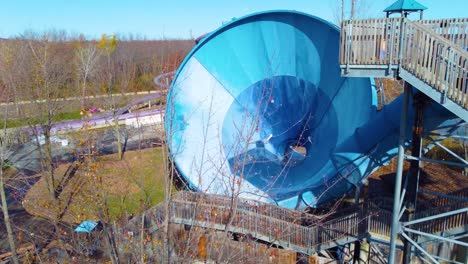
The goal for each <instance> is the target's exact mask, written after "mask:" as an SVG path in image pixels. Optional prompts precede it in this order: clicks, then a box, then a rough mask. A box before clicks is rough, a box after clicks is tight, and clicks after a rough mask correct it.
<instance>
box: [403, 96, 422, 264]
mask: <svg viewBox="0 0 468 264" xmlns="http://www.w3.org/2000/svg"><path fill="white" fill-rule="evenodd" d="M426 100H427V99H426V97H425V95H424V94H422V93H419V94H416V95H415V96H413V106H414V108H415V111H416V115H415V117H414V122H413V136H412V140H411V155H413V156H415V157H418V158H420V157H421V149H422V148H421V146H422V132H423V118H424V105H425V104H426ZM419 175H420V162H419V160H412V161H411V165H410V169H409V173H408V174H407V175H406V180H407V181H408V187H407V192H408V197H407V199H406V207H407V210H406V211H407V215H406V219H407V220H408V221H411V220H413V219H414V213H415V211H416V206H417V200H418V187H419ZM409 236H410V237H411V238H413V237H412V236H411V235H409ZM412 251H413V250H412V245H411V243H409V242H408V241H406V240H405V241H404V250H403V263H405V264H409V263H410V262H411V252H412Z"/></svg>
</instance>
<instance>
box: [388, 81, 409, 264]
mask: <svg viewBox="0 0 468 264" xmlns="http://www.w3.org/2000/svg"><path fill="white" fill-rule="evenodd" d="M410 89H411V85H410V84H408V83H405V90H404V98H403V108H402V111H401V117H400V138H399V140H398V164H397V172H396V178H395V190H394V196H393V213H392V230H391V234H390V251H389V256H388V263H396V262H395V253H396V240H397V235H398V233H399V229H400V221H399V220H400V218H399V213H400V208H399V207H400V192H401V179H402V178H403V177H402V176H403V162H404V157H405V156H404V155H405V138H406V137H405V136H406V123H407V122H406V121H407V118H408V101H409V96H410Z"/></svg>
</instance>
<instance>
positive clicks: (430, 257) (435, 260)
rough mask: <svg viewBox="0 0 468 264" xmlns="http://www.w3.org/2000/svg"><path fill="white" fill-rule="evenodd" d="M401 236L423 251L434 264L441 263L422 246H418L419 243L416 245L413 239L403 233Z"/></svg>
mask: <svg viewBox="0 0 468 264" xmlns="http://www.w3.org/2000/svg"><path fill="white" fill-rule="evenodd" d="M401 235H402V236H403V237H404V238H405V239H406V240H408V242H410V243H411V244H412V245H413V246H414V247H415V248H417V249H418V250H419V251H421V253H423V254H424V255H425V256H426V257H428V258H429V259H430V260H431V261H432V262H434V263H439V261H437V259H435V258H434V257H433V256H432V255H431V254H429V253H428V252H427V251H426V250H424V249H423V248H422V247H421V246H420V245H418V243H416V241H414V240H413V239H411V238H410V237H409V236H407V235H406V234H405V233H401ZM390 263H395V262H390Z"/></svg>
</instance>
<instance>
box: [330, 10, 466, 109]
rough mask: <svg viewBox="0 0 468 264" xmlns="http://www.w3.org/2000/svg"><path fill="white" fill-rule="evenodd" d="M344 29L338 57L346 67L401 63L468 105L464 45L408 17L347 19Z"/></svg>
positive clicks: (450, 96) (437, 88)
mask: <svg viewBox="0 0 468 264" xmlns="http://www.w3.org/2000/svg"><path fill="white" fill-rule="evenodd" d="M433 24H435V23H433ZM341 32H342V33H341V44H340V58H339V59H340V64H341V65H345V67H346V69H349V67H350V65H367V66H369V65H374V66H385V65H388V67H389V68H391V67H397V68H398V67H401V68H403V69H405V70H406V71H408V72H410V73H411V74H413V75H414V76H416V77H417V78H419V79H420V80H422V81H423V82H425V83H426V84H428V85H429V86H431V87H433V88H434V89H436V90H438V91H439V92H440V93H442V94H443V96H444V97H446V98H449V99H451V100H453V101H454V102H455V103H457V104H459V105H460V106H462V107H463V108H465V109H468V96H467V93H468V51H466V50H464V49H463V48H462V46H459V45H457V44H455V43H452V42H450V40H448V39H446V38H444V37H443V36H441V35H438V34H437V33H436V32H434V31H432V30H431V29H430V27H428V26H425V25H423V24H420V23H418V22H412V21H410V20H408V19H406V18H382V19H365V20H346V21H343V23H342V31H341ZM465 35H466V34H465ZM464 37H466V36H464Z"/></svg>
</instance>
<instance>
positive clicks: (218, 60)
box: [165, 11, 399, 209]
mask: <svg viewBox="0 0 468 264" xmlns="http://www.w3.org/2000/svg"><path fill="white" fill-rule="evenodd" d="M339 37H340V34H339V31H338V29H337V27H336V26H334V25H332V24H330V23H328V22H326V21H324V20H322V19H320V18H317V17H314V16H311V15H307V14H303V13H299V12H295V11H271V12H263V13H257V14H253V15H250V16H246V17H243V18H241V19H237V20H234V21H232V22H231V23H229V24H226V25H224V26H222V27H221V28H219V29H218V30H216V31H215V32H213V33H211V34H210V35H208V36H207V37H206V38H204V39H203V40H202V41H201V42H200V43H199V44H198V45H197V46H196V47H195V48H194V49H193V50H192V52H191V53H190V54H189V55H188V56H187V58H186V59H185V61H184V62H183V63H182V65H181V66H180V68H179V70H178V72H177V74H176V76H175V78H174V80H173V82H172V85H171V89H170V93H169V96H168V101H167V109H166V119H165V120H166V121H165V128H166V133H167V138H168V144H169V149H170V153H171V157H172V160H173V161H174V163H175V165H176V168H177V170H178V172H179V174H180V175H181V177H182V178H183V180H184V181H185V182H187V183H188V185H189V186H190V188H191V189H194V190H196V191H201V192H207V193H214V194H222V195H239V196H240V197H244V198H253V199H257V200H260V201H266V202H271V203H275V204H278V205H280V206H284V207H287V208H296V209H301V208H305V207H307V206H317V205H318V204H320V203H323V202H325V201H328V200H331V199H334V198H337V197H341V196H343V195H344V194H345V193H346V192H348V191H349V190H350V189H351V188H352V187H353V186H355V185H358V184H360V183H361V181H362V179H363V178H365V177H366V176H368V175H369V174H370V173H371V172H372V171H373V170H375V169H376V168H378V167H379V166H381V165H382V164H383V163H384V162H387V161H388V160H389V158H390V157H392V156H393V155H394V154H395V153H396V150H395V146H396V135H398V134H397V132H398V117H399V112H398V110H395V109H399V104H395V105H394V106H390V107H387V108H386V110H385V111H381V114H380V115H378V114H377V110H376V94H375V89H374V88H373V85H372V82H371V80H370V79H368V78H343V77H341V76H340V68H339V64H338V52H339V42H340V40H339ZM395 112H397V113H395ZM389 113H390V114H389ZM394 113H395V114H394ZM393 116H396V118H393ZM370 120H373V121H372V122H370ZM379 129H380V130H381V131H380V132H379ZM382 133H383V134H382ZM376 135H378V136H376ZM393 141H395V142H393Z"/></svg>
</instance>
